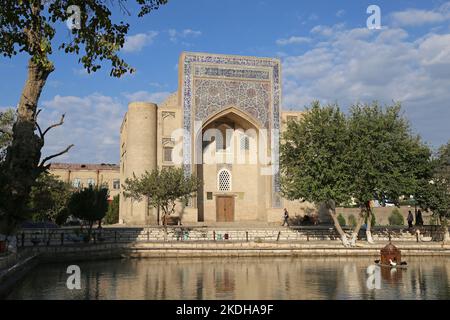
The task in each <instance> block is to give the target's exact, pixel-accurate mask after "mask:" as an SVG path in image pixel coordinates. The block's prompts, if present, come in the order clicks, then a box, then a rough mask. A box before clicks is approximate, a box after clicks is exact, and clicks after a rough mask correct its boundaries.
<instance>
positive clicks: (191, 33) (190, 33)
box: [168, 29, 202, 42]
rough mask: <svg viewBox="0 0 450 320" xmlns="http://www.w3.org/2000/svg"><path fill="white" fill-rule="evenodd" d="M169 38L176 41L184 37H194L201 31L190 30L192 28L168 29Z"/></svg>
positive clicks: (199, 34)
mask: <svg viewBox="0 0 450 320" xmlns="http://www.w3.org/2000/svg"><path fill="white" fill-rule="evenodd" d="M168 33H169V39H170V41H172V42H178V40H179V39H180V38H181V39H186V38H196V37H199V36H201V35H202V32H201V31H198V30H192V29H184V30H181V31H177V30H176V29H169V30H168Z"/></svg>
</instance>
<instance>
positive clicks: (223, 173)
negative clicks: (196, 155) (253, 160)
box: [217, 169, 231, 191]
mask: <svg viewBox="0 0 450 320" xmlns="http://www.w3.org/2000/svg"><path fill="white" fill-rule="evenodd" d="M217 188H218V189H219V191H230V190H231V173H230V171H228V170H226V169H222V170H220V171H219V174H218V175H217Z"/></svg>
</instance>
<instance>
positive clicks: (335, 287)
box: [10, 257, 450, 299]
mask: <svg viewBox="0 0 450 320" xmlns="http://www.w3.org/2000/svg"><path fill="white" fill-rule="evenodd" d="M371 262H372V259H366V258H332V257H329V258H312V257H310V258H308V257H293V258H274V257H271V258H269V257H267V258H244V257H241V258H227V259H223V258H222V259H220V258H202V259H187V258H186V259H181V258H180V259H142V260H138V259H137V260H108V261H102V262H84V263H80V264H79V266H80V268H81V275H82V281H81V285H82V290H68V289H67V287H66V280H67V277H68V275H67V274H66V269H67V265H68V264H67V263H65V264H46V265H40V266H38V267H37V269H36V270H34V271H33V272H32V274H31V273H30V275H27V276H26V278H25V279H24V281H23V282H20V283H18V284H17V285H16V287H15V288H16V289H15V290H14V292H13V293H12V295H11V296H10V297H11V298H15V299H24V298H26V299H361V298H362V299H375V298H376V299H415V298H418V299H425V298H426V299H449V298H450V287H449V281H450V259H449V258H436V257H433V258H422V260H420V259H417V258H414V259H413V258H410V259H408V269H407V270H402V271H400V270H398V271H397V272H402V275H401V278H396V275H395V274H394V275H392V274H390V273H389V275H385V276H389V277H390V278H389V279H387V278H384V279H382V289H381V290H369V289H368V288H367V287H366V280H367V277H368V275H367V273H366V269H367V267H368V266H369V265H370V263H371ZM72 264H78V263H76V262H73V263H72ZM386 270H387V271H389V272H391V270H390V269H389V268H386ZM397 276H398V275H397ZM395 279H397V280H398V281H394V280H395Z"/></svg>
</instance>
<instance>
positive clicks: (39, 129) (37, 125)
mask: <svg viewBox="0 0 450 320" xmlns="http://www.w3.org/2000/svg"><path fill="white" fill-rule="evenodd" d="M36 127H37V129H38V131H39V136H40V137H41V141H42V144H44V135H43V134H42V130H41V127H40V126H39V124H38V123H37V122H36Z"/></svg>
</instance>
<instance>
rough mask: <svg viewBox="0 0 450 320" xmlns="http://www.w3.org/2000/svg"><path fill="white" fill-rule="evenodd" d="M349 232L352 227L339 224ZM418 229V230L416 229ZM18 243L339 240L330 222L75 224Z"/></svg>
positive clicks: (423, 234)
mask: <svg viewBox="0 0 450 320" xmlns="http://www.w3.org/2000/svg"><path fill="white" fill-rule="evenodd" d="M343 230H344V232H346V233H347V234H349V235H350V234H351V232H352V229H350V228H346V227H343ZM416 230H420V234H418V233H417V232H416ZM443 235H444V232H443V230H442V228H441V227H440V226H422V227H418V228H417V229H416V228H413V229H412V230H409V229H408V228H403V227H374V228H372V236H373V237H374V239H375V240H388V239H389V238H391V239H392V240H393V241H399V240H401V241H417V242H418V241H422V240H423V239H424V238H428V240H429V241H442V240H443ZM16 237H17V238H16V240H17V245H18V247H37V246H66V245H80V244H84V243H90V244H103V243H104V244H107V243H132V242H161V241H169V242H188V241H191V242H192V241H197V242H198V241H228V242H232V241H235V242H249V241H254V242H265V241H270V242H282V241H322V240H339V239H340V236H339V234H338V232H337V231H336V229H335V228H334V227H332V226H312V227H307V226H292V227H288V228H279V227H277V228H275V227H274V228H256V227H255V228H246V229H241V228H239V229H238V228H232V227H230V228H212V227H209V228H208V227H185V226H170V227H167V230H165V229H164V228H163V227H142V228H103V229H93V230H92V234H91V238H90V239H89V241H86V240H87V238H86V237H87V232H86V231H80V229H79V228H58V229H24V230H22V231H20V232H19V233H18V234H17V236H16ZM358 239H359V240H365V239H366V233H365V230H364V229H362V230H360V232H359V234H358Z"/></svg>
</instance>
